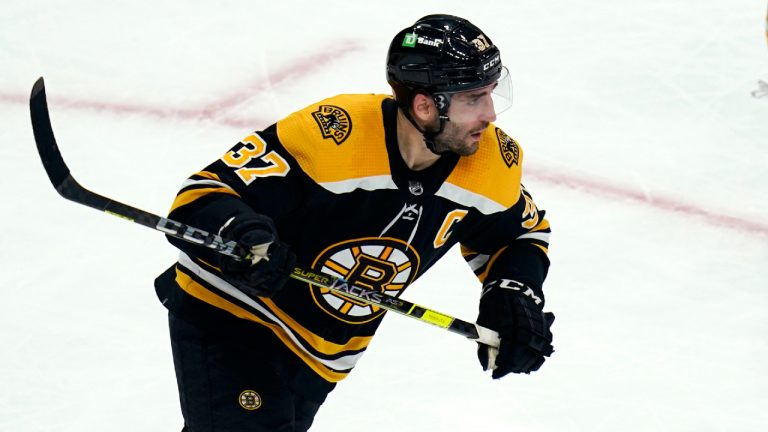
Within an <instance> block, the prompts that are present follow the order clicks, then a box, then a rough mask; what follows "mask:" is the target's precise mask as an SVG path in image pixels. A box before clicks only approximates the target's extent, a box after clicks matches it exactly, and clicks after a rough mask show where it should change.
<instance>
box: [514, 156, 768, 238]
mask: <svg viewBox="0 0 768 432" xmlns="http://www.w3.org/2000/svg"><path fill="white" fill-rule="evenodd" d="M525 174H526V176H527V177H530V178H534V179H536V180H537V181H541V182H545V183H549V184H553V185H557V186H565V187H568V188H570V189H578V190H583V191H585V192H588V193H590V194H593V195H599V196H604V197H609V198H616V199H620V200H630V201H634V202H638V203H642V204H643V205H646V206H648V207H652V208H656V209H659V210H664V211H668V212H675V213H681V214H684V215H686V216H691V217H695V218H698V219H701V220H703V221H705V222H707V223H708V224H710V225H715V226H718V227H724V228H732V229H737V230H739V231H746V232H752V233H755V234H761V235H768V225H765V224H761V223H758V222H754V221H751V220H748V219H742V218H739V217H736V216H729V215H726V214H721V213H716V212H713V211H710V210H707V209H704V208H701V207H698V206H696V205H693V204H689V203H685V202H683V201H681V200H679V199H677V198H672V197H664V196H660V195H648V194H646V193H643V192H641V191H638V190H632V189H629V188H626V187H621V186H615V185H612V184H609V183H607V182H605V181H602V180H597V179H590V178H588V177H584V176H576V175H570V174H563V173H558V174H553V173H550V172H547V171H545V170H537V169H535V168H533V169H528V170H527V171H526V173H525Z"/></svg>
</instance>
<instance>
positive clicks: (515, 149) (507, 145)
mask: <svg viewBox="0 0 768 432" xmlns="http://www.w3.org/2000/svg"><path fill="white" fill-rule="evenodd" d="M496 138H497V139H498V140H499V149H500V150H501V157H502V159H504V163H505V164H507V167H509V168H512V165H519V164H520V146H519V145H517V141H515V140H514V139H512V137H510V136H509V135H507V134H505V133H504V131H502V130H501V129H499V128H496Z"/></svg>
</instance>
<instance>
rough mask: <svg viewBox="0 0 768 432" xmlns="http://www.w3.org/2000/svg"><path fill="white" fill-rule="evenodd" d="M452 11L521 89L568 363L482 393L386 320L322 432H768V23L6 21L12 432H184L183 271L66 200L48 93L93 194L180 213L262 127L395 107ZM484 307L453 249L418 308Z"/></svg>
mask: <svg viewBox="0 0 768 432" xmlns="http://www.w3.org/2000/svg"><path fill="white" fill-rule="evenodd" d="M435 12H445V13H453V14H457V15H462V16H464V17H466V18H469V19H470V20H472V21H473V22H474V23H476V24H477V25H479V26H480V27H481V28H483V29H484V30H485V31H486V32H487V33H488V34H489V35H490V37H491V38H492V39H493V40H494V42H495V43H496V44H498V45H499V46H500V47H501V50H502V58H503V61H504V62H505V64H507V65H508V67H509V69H510V71H511V73H512V78H513V83H514V91H515V101H514V105H513V108H512V109H511V110H509V111H507V112H506V113H504V114H503V115H502V116H501V117H500V118H499V119H498V121H497V123H498V125H499V126H501V127H502V128H504V129H505V130H506V131H507V132H508V133H509V134H510V135H512V136H513V137H515V138H516V139H517V140H518V141H519V142H520V143H521V145H522V146H523V148H524V149H525V152H526V153H525V154H526V158H525V165H524V169H525V174H524V183H525V184H526V186H527V187H528V188H529V189H530V190H531V192H532V193H533V194H534V197H535V199H536V201H537V204H538V205H539V206H540V207H541V208H544V209H546V210H547V211H548V216H549V218H550V221H551V223H552V226H553V237H552V245H551V259H552V267H551V271H550V275H549V278H548V280H547V283H546V286H545V290H546V294H547V309H548V310H552V311H554V312H555V313H556V315H557V321H556V322H555V324H554V327H553V332H554V335H555V347H556V350H557V351H556V353H555V354H554V355H553V356H552V358H551V359H550V360H549V361H547V363H546V364H545V365H544V367H543V368H542V369H541V370H540V371H539V372H537V373H535V374H532V375H530V376H508V377H506V378H504V379H502V380H499V381H493V380H491V379H490V377H489V376H488V375H487V374H484V373H483V372H482V371H481V370H480V367H479V364H478V363H477V360H476V358H475V352H474V351H475V344H474V343H472V342H469V341H466V340H462V338H460V337H458V336H456V335H453V334H450V333H448V332H445V331H443V330H440V329H437V328H435V327H431V326H428V325H424V324H422V323H419V322H416V321H413V320H410V319H407V318H403V317H400V316H395V315H392V314H391V315H390V316H389V317H388V318H387V319H386V320H385V322H384V324H383V326H382V328H381V330H380V332H379V334H378V335H377V338H376V340H375V341H374V342H373V344H372V345H371V347H370V350H369V351H368V352H367V354H366V355H365V356H364V357H363V359H362V360H361V362H360V364H359V366H358V368H357V369H356V370H355V371H353V373H352V374H351V375H350V377H349V378H348V379H347V380H345V381H343V382H342V383H341V384H340V385H339V386H338V388H337V390H336V391H335V392H333V393H332V394H331V396H330V397H329V399H328V401H327V402H326V403H325V405H324V406H323V408H322V409H321V411H320V413H319V414H318V416H317V418H316V421H315V426H314V427H313V429H312V430H313V431H334V432H342V431H347V432H353V431H354V432H358V431H361V430H365V431H419V432H423V431H425V430H435V431H438V430H439V431H480V430H485V431H540V432H545V431H547V432H549V431H557V432H564V431H565V432H571V431H573V432H576V431H589V432H604V431H605V432H607V431H611V432H613V431H627V432H639V431H675V432H678V431H691V432H702V431H738V432H761V431H766V430H768V372H767V371H766V365H768V360H767V359H768V139H767V138H768V121H767V120H768V97H763V98H755V97H752V96H751V94H750V93H751V92H752V91H754V90H756V89H757V86H758V84H757V82H758V80H761V79H762V80H764V81H766V80H768V49H766V41H765V36H764V29H765V12H766V4H765V0H708V1H694V0H645V1H636V0H613V1H608V0H581V1H576V0H559V1H547V0H543V1H542V0H538V1H536V0H505V1H483V2H469V1H434V0H429V1H418V2H417V1H411V2H407V1H388V2H362V1H360V2H343V1H338V0H326V1H322V2H310V1H306V2H292V1H283V2H257V1H245V0H228V1H219V2H213V1H186V2H181V1H173V2H171V1H153V2H150V1H112V2H106V1H97V0H70V1H67V2H57V1H52V0H48V1H35V0H3V2H2V5H1V6H0V176H1V178H2V181H1V182H2V183H1V184H2V191H3V196H4V198H3V199H2V209H1V210H0V220H1V221H2V224H0V227H2V230H3V232H2V234H1V235H0V237H1V238H2V247H0V269H2V270H1V271H2V273H1V274H2V279H1V280H2V288H0V289H1V290H2V300H0V349H2V354H0V431H13V432H16V431H19V432H21V431H24V432H27V431H54V430H55V431H58V432H64V431H78V432H80V431H106V430H110V431H174V430H179V429H180V428H181V424H182V422H181V415H180V412H179V408H178V400H177V393H176V387H175V386H176V384H175V380H174V375H173V365H172V361H171V354H170V347H169V342H168V336H167V327H166V315H165V309H164V308H163V307H162V306H161V305H160V303H159V302H158V301H157V299H156V297H155V294H154V290H153V287H152V280H153V278H154V277H155V276H156V275H157V274H159V273H160V272H161V271H162V270H163V269H165V268H166V267H167V266H168V265H169V264H171V263H172V262H173V261H174V258H175V256H176V252H175V251H174V250H173V248H172V247H171V246H170V245H169V244H167V243H166V241H165V239H164V238H163V236H162V235H160V234H158V233H156V232H153V231H151V230H148V229H145V228H143V227H140V226H138V225H135V224H130V223H127V222H125V221H122V220H120V219H117V218H113V217H109V216H107V215H103V214H99V213H98V212H96V211H94V210H92V209H89V208H86V207H83V206H78V205H76V204H73V203H70V202H67V201H65V200H64V199H62V198H60V197H59V196H58V195H57V194H56V193H55V191H54V190H53V188H52V187H51V185H50V183H49V181H48V179H47V177H46V175H45V172H44V171H43V168H42V165H41V163H40V161H39V158H38V156H37V153H36V150H35V146H34V140H33V137H32V130H31V127H30V122H29V113H28V105H27V100H28V95H29V90H30V89H31V86H32V84H33V83H34V81H35V80H36V79H37V77H39V76H44V77H45V79H46V84H47V90H48V96H49V103H50V108H51V116H52V121H53V126H54V130H55V132H56V135H57V138H58V141H59V144H60V146H61V149H62V152H63V154H64V156H65V158H66V160H67V161H68V162H69V165H70V168H71V169H72V171H73V173H74V174H75V176H76V177H77V178H78V180H79V181H80V182H81V183H82V184H83V185H85V186H86V187H88V188H90V189H92V190H94V191H96V192H100V193H102V194H105V195H107V196H110V197H113V198H115V199H117V200H119V201H122V202H125V203H128V204H132V205H134V206H136V207H139V208H143V209H146V210H148V211H151V212H154V213H158V214H165V212H166V211H167V209H168V207H169V205H170V203H171V201H172V199H173V196H174V195H175V193H176V190H177V188H178V187H179V186H180V184H181V182H182V181H183V180H184V178H185V177H186V176H187V175H189V174H191V173H193V172H194V171H197V170H198V169H200V168H202V167H203V166H205V165H206V164H208V163H209V162H210V161H213V160H214V159H216V158H217V157H219V156H220V155H221V154H223V152H224V151H225V150H227V149H228V148H229V146H231V145H232V144H234V143H235V142H236V141H238V140H239V139H240V138H242V137H243V136H245V135H246V134H247V133H248V132H249V131H251V130H253V129H257V128H261V127H264V126H266V125H268V124H269V123H271V122H273V121H275V120H276V119H278V118H280V117H282V116H283V115H285V114H287V113H289V112H291V111H293V110H295V109H298V108H300V107H303V106H305V105H307V104H309V103H312V102H314V101H317V100H319V99H321V98H324V97H327V96H331V95H334V94H338V93H345V92H346V93H371V92H375V93H381V92H388V87H387V85H386V81H385V77H384V71H383V62H384V53H385V51H386V49H387V46H388V44H389V41H390V38H391V36H392V35H393V34H394V33H395V32H396V31H398V30H399V29H401V28H403V27H405V26H406V25H408V24H410V23H412V22H413V21H415V20H416V19H417V18H419V17H420V16H422V15H425V14H427V13H435ZM200 107H203V108H207V109H202V108H200ZM196 110H197V111H196ZM478 292H479V286H478V283H477V282H476V281H475V280H474V278H473V276H472V275H471V273H470V272H469V270H468V268H467V267H466V266H465V265H464V264H463V263H462V262H461V260H460V258H459V257H458V254H457V253H454V254H451V256H449V257H446V258H445V260H444V261H442V262H441V263H440V264H439V265H437V266H436V267H435V268H434V269H433V270H432V271H431V272H430V273H429V274H428V275H427V276H425V277H424V278H423V279H422V280H420V281H419V282H418V283H416V284H415V285H414V286H412V287H411V288H410V289H409V290H408V291H407V292H406V293H405V295H404V297H405V298H408V299H409V300H411V301H414V302H417V303H419V304H423V305H425V306H429V307H432V308H434V309H437V310H439V311H443V312H446V313H449V314H452V315H456V316H460V317H462V318H464V319H467V320H474V319H475V316H476V303H477V298H478Z"/></svg>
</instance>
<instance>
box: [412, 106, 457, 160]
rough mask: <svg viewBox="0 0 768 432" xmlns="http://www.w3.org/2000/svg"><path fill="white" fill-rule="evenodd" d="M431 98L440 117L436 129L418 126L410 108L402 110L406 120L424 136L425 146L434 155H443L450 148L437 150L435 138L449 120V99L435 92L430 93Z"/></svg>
mask: <svg viewBox="0 0 768 432" xmlns="http://www.w3.org/2000/svg"><path fill="white" fill-rule="evenodd" d="M432 100H433V101H434V102H435V106H436V107H437V113H438V116H439V119H440V126H439V127H438V129H437V131H430V130H427V129H425V128H423V127H421V126H419V124H418V123H416V120H414V119H413V117H412V116H411V110H410V109H405V110H403V113H404V114H405V118H407V119H408V121H410V122H411V124H412V125H413V127H415V128H416V130H417V131H419V132H421V134H422V135H423V136H424V144H426V145H427V148H428V149H429V151H431V152H432V153H434V154H436V155H444V154H447V153H450V152H451V151H450V150H443V151H438V150H437V149H436V148H435V138H437V136H438V135H440V134H441V133H443V130H444V129H445V124H446V123H448V122H449V121H451V119H450V118H448V106H449V105H450V102H451V99H450V97H448V96H447V95H445V94H442V93H437V94H434V95H432Z"/></svg>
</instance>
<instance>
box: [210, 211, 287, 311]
mask: <svg viewBox="0 0 768 432" xmlns="http://www.w3.org/2000/svg"><path fill="white" fill-rule="evenodd" d="M219 234H220V235H221V236H222V237H225V238H227V239H231V240H235V241H237V242H238V243H239V244H240V245H241V246H243V247H244V248H245V249H246V250H249V251H250V252H251V256H252V258H251V260H245V261H235V260H234V259H233V258H231V257H228V256H226V255H219V257H220V258H219V267H220V268H221V273H222V275H223V276H224V279H226V280H227V282H229V283H231V284H232V285H234V286H235V287H236V288H237V289H239V290H240V291H242V292H244V293H245V294H247V295H248V296H250V297H272V296H273V295H275V293H276V292H278V291H279V290H280V289H282V288H283V286H284V285H285V282H286V281H287V280H288V277H289V275H290V274H291V271H292V270H293V266H294V265H296V255H295V254H294V253H293V252H291V250H290V248H289V247H288V245H286V244H285V243H282V242H280V241H279V240H278V238H277V230H276V229H275V224H274V222H272V219H270V218H269V217H267V216H264V215H260V214H253V215H250V216H243V217H235V218H233V219H230V220H229V221H228V222H227V223H226V224H224V226H223V227H222V229H221V230H219Z"/></svg>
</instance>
